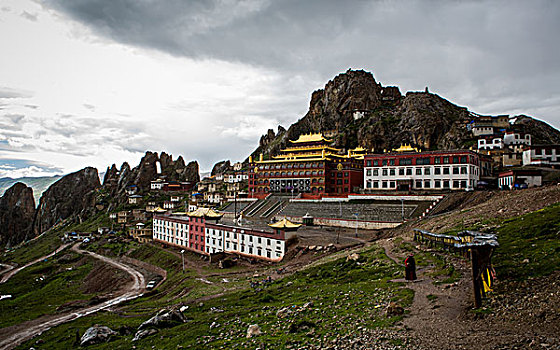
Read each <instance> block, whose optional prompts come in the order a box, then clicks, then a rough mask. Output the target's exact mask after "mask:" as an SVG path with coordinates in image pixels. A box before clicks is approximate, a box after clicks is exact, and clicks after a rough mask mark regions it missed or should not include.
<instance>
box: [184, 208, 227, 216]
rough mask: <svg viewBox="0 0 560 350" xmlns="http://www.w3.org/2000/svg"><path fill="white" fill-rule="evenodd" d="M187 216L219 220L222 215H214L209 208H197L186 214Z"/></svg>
mask: <svg viewBox="0 0 560 350" xmlns="http://www.w3.org/2000/svg"><path fill="white" fill-rule="evenodd" d="M187 215H188V216H195V217H199V218H200V217H207V218H220V217H222V216H223V215H222V214H220V213H216V212H215V211H214V210H212V209H211V208H198V209H197V210H195V211H191V212H189V213H187Z"/></svg>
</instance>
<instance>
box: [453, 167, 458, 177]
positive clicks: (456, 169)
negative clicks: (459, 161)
mask: <svg viewBox="0 0 560 350" xmlns="http://www.w3.org/2000/svg"><path fill="white" fill-rule="evenodd" d="M457 174H459V168H458V167H453V175H457Z"/></svg>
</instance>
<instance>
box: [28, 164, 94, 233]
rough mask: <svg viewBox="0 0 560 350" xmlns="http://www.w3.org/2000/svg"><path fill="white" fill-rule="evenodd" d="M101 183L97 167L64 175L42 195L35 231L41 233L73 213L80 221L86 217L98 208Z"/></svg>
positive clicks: (34, 224) (36, 216) (34, 226)
mask: <svg viewBox="0 0 560 350" xmlns="http://www.w3.org/2000/svg"><path fill="white" fill-rule="evenodd" d="M100 186H101V184H100V182H99V175H98V174H97V169H95V168H91V167H87V168H84V169H82V170H80V171H77V172H75V173H72V174H68V175H66V176H64V177H62V178H61V179H60V180H58V181H57V182H55V183H54V184H52V185H51V186H50V187H49V188H48V189H47V190H46V191H45V192H44V193H43V195H42V196H41V199H40V201H39V206H38V208H37V212H36V214H35V219H34V222H33V232H34V233H35V234H40V233H42V232H44V231H46V230H48V229H49V228H51V227H52V226H53V225H55V224H56V223H58V222H60V221H62V220H64V219H67V218H70V217H71V216H72V217H75V218H76V219H77V220H78V221H81V220H82V219H84V218H85V217H86V216H88V215H89V214H91V213H92V212H93V211H94V210H95V202H96V190H97V189H98V188H99V187H100Z"/></svg>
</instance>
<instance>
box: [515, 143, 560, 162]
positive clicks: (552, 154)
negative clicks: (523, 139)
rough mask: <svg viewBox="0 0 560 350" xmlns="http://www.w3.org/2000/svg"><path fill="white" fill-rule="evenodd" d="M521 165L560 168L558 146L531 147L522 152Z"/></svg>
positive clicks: (559, 149)
mask: <svg viewBox="0 0 560 350" xmlns="http://www.w3.org/2000/svg"><path fill="white" fill-rule="evenodd" d="M523 165H544V166H552V167H558V166H560V145H533V146H529V147H527V148H526V149H525V150H524V151H523Z"/></svg>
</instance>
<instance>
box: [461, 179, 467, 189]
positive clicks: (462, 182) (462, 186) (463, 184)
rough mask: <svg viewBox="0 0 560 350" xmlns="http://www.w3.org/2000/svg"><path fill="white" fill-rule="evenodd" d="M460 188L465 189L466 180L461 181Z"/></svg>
mask: <svg viewBox="0 0 560 350" xmlns="http://www.w3.org/2000/svg"><path fill="white" fill-rule="evenodd" d="M461 188H467V181H466V180H462V181H461Z"/></svg>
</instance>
